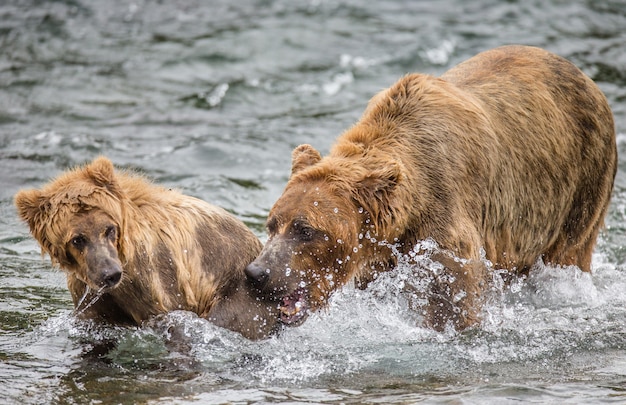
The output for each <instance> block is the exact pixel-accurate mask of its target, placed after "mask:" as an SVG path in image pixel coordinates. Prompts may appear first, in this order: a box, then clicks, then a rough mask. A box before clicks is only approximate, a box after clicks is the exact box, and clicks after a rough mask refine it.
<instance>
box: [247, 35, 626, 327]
mask: <svg viewBox="0 0 626 405" xmlns="http://www.w3.org/2000/svg"><path fill="white" fill-rule="evenodd" d="M616 160H617V155H616V141H615V130H614V124H613V118H612V114H611V111H610V109H609V106H608V103H607V100H606V98H605V97H604V95H603V94H602V92H601V91H600V90H599V89H598V87H597V86H596V85H595V84H594V83H593V82H592V81H591V80H590V79H589V78H588V77H587V76H585V75H584V74H583V73H582V72H581V71H580V70H578V69H577V68H576V67H575V66H574V65H573V64H571V63H570V62H568V61H567V60H565V59H563V58H561V57H558V56H556V55H553V54H551V53H549V52H546V51H544V50H541V49H538V48H534V47H526V46H505V47H500V48H497V49H494V50H491V51H487V52H484V53H481V54H479V55H477V56H475V57H473V58H471V59H469V60H468V61H466V62H464V63H461V64H460V65H458V66H456V67H454V68H452V69H451V70H449V71H448V72H446V73H445V74H444V75H443V76H441V77H440V78H436V77H432V76H429V75H423V74H410V75H407V76H405V77H403V78H402V79H400V80H399V81H398V82H397V83H396V84H394V85H393V86H391V87H390V88H388V89H386V90H384V91H382V92H381V93H379V94H378V95H376V96H375V97H373V98H372V100H371V101H370V103H369V105H368V107H367V109H366V111H365V112H364V114H363V116H362V117H361V119H360V121H359V122H358V123H357V124H356V125H354V126H353V127H352V128H350V129H348V130H347V131H346V132H345V133H344V134H343V135H342V136H341V137H339V138H338V140H337V142H336V143H335V145H334V146H333V148H332V149H331V151H330V154H329V155H328V156H326V157H324V158H322V157H321V156H320V154H319V153H318V152H317V151H316V150H315V149H313V148H312V147H311V146H309V145H301V146H299V147H298V148H296V149H295V150H294V152H293V163H292V170H291V178H290V179H289V182H288V183H287V186H286V188H285V191H284V193H283V195H282V196H281V197H280V198H279V199H278V201H277V202H276V203H275V205H274V206H273V208H272V209H271V211H270V213H269V217H268V221H267V230H268V233H269V239H268V241H267V244H266V245H265V247H264V248H263V251H262V252H261V254H260V255H259V257H258V258H257V259H256V260H255V261H254V262H252V263H251V264H250V265H249V266H248V267H247V268H246V274H247V275H248V277H249V279H250V281H251V282H252V283H253V284H254V285H255V286H256V287H257V288H258V289H259V290H260V291H261V293H262V294H264V295H265V296H266V297H267V298H269V299H273V300H275V301H276V302H277V304H278V305H279V306H280V318H281V321H282V323H285V324H292V325H294V324H298V323H300V322H302V321H303V320H304V319H305V318H306V315H307V313H308V312H309V311H311V310H316V309H318V308H320V307H323V306H324V305H325V304H326V303H327V302H328V299H329V296H330V295H331V294H332V292H333V291H335V290H336V289H337V288H339V287H340V286H342V285H344V284H346V283H347V282H348V281H349V280H351V279H355V278H356V281H357V285H361V286H363V285H366V284H367V283H368V282H369V281H370V280H372V279H373V278H374V277H376V275H377V273H378V272H381V271H386V270H389V269H391V268H393V267H394V265H395V264H396V263H397V258H398V256H397V254H398V253H397V252H394V250H395V249H397V250H398V251H399V254H404V255H408V256H410V254H411V250H412V249H414V246H416V243H418V242H419V241H421V240H424V239H427V238H432V239H434V240H435V241H436V242H437V244H438V246H439V249H437V250H436V251H435V252H434V253H432V256H431V257H430V258H431V260H434V261H436V262H439V263H440V264H439V265H438V266H433V269H432V274H431V276H432V281H431V282H430V283H429V284H428V290H427V291H426V293H425V294H424V299H425V300H427V301H426V302H427V305H425V306H424V320H425V323H426V324H427V325H429V326H431V327H432V328H434V329H436V330H442V329H444V328H445V327H446V325H452V326H454V327H455V328H457V329H463V328H466V327H468V326H471V325H474V324H475V323H476V322H478V321H479V320H480V311H481V304H482V297H483V296H484V294H483V293H484V292H485V289H486V288H487V286H488V283H487V281H488V278H489V277H491V276H490V275H489V269H493V268H495V269H506V270H508V271H509V273H510V274H513V275H514V274H520V273H525V272H527V271H528V270H529V268H530V267H531V266H533V265H534V264H535V263H536V262H537V260H538V259H543V261H544V262H545V263H548V264H551V265H562V266H568V265H576V266H578V267H580V269H582V270H583V271H590V264H591V254H592V251H593V248H594V244H595V242H596V236H597V235H598V232H599V230H600V228H601V227H602V226H603V219H604V216H605V213H606V211H607V206H608V204H609V199H610V196H611V191H612V187H613V180H614V177H615V171H616ZM417 253H420V252H417ZM408 256H406V257H408ZM485 258H486V259H487V260H489V261H490V262H491V263H492V266H488V265H486V261H485Z"/></svg>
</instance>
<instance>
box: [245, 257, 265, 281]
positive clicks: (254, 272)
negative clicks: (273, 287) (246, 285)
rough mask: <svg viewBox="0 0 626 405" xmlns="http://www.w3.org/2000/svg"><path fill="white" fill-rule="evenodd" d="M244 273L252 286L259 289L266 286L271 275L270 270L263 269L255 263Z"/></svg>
mask: <svg viewBox="0 0 626 405" xmlns="http://www.w3.org/2000/svg"><path fill="white" fill-rule="evenodd" d="M244 271H245V273H246V276H248V280H250V281H251V282H252V284H254V285H255V286H257V287H260V286H262V285H263V284H265V282H266V281H267V279H268V278H269V275H270V274H269V273H270V272H269V269H267V268H265V267H261V266H259V265H258V264H256V263H254V262H252V263H250V264H249V265H247V266H246V269H245V270H244Z"/></svg>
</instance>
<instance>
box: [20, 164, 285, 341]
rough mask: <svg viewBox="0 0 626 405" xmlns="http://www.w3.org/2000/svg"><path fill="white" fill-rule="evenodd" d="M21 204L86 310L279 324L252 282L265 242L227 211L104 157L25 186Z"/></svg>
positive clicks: (244, 330)
mask: <svg viewBox="0 0 626 405" xmlns="http://www.w3.org/2000/svg"><path fill="white" fill-rule="evenodd" d="M15 205H16V206H17V210H18V213H19V215H20V217H21V218H22V219H23V220H25V221H26V222H27V223H28V225H29V226H30V231H31V234H32V235H33V237H34V238H35V239H36V240H37V241H38V242H39V244H40V245H41V248H42V251H43V252H44V253H47V254H48V255H50V258H51V259H52V262H53V264H55V265H58V266H60V267H61V268H62V269H63V270H65V272H66V273H67V284H68V288H69V290H70V293H71V295H72V299H73V301H74V305H75V306H76V311H77V313H78V314H79V315H80V316H81V317H84V318H88V319H96V320H101V321H105V322H109V323H112V324H122V325H140V324H141V323H142V322H143V321H145V320H147V319H148V318H150V317H151V316H153V315H157V314H161V313H165V312H168V311H173V310H187V311H192V312H195V313H196V314H198V315H199V316H201V317H204V318H207V319H209V320H211V321H213V322H214V323H216V324H217V325H219V326H223V327H226V328H228V329H231V330H234V331H237V332H240V333H241V334H242V335H244V336H246V337H248V338H251V339H256V338H260V337H264V336H267V335H268V334H269V333H271V332H272V331H273V329H274V328H275V327H277V322H271V320H273V319H276V318H277V315H276V314H273V312H275V311H276V304H275V303H272V302H269V301H266V302H264V301H263V300H262V299H259V298H258V297H256V296H255V295H254V291H253V290H252V289H250V288H249V287H247V286H246V276H245V274H244V268H245V267H246V265H247V264H248V263H250V262H251V261H252V260H253V259H254V258H255V257H256V255H257V254H258V253H259V251H260V250H261V247H262V245H261V242H260V241H259V240H258V238H257V237H256V236H255V235H254V234H253V233H252V232H251V231H250V230H249V229H248V228H247V227H246V226H245V225H244V224H243V223H242V222H241V221H239V220H237V219H236V218H235V217H234V216H233V215H231V214H229V213H228V212H226V211H225V210H223V209H221V208H218V207H216V206H213V205H211V204H208V203H206V202H204V201H201V200H199V199H197V198H193V197H189V196H186V195H183V194H181V193H179V192H177V191H173V190H168V189H165V188H163V187H159V186H156V185H153V184H151V183H149V182H148V181H146V180H145V179H144V178H142V177H140V176H138V175H136V174H132V173H127V172H116V171H115V170H114V167H113V164H112V163H111V162H110V161H109V160H108V159H106V158H104V157H100V158H97V159H96V160H94V161H93V162H92V163H91V164H89V165H86V166H85V167H81V168H77V169H75V170H71V171H68V172H66V173H64V174H62V175H61V176H59V177H58V178H57V179H55V180H54V181H52V182H51V183H50V184H48V185H46V186H45V187H43V188H42V189H41V190H23V191H20V192H19V193H18V194H17V195H16V196H15ZM244 308H245V309H244Z"/></svg>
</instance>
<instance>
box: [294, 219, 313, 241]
mask: <svg viewBox="0 0 626 405" xmlns="http://www.w3.org/2000/svg"><path fill="white" fill-rule="evenodd" d="M293 230H294V234H295V235H296V236H297V237H298V239H300V240H303V241H310V240H311V239H313V237H314V236H315V229H314V228H312V227H311V226H309V225H308V224H306V223H304V222H302V221H296V222H294V223H293Z"/></svg>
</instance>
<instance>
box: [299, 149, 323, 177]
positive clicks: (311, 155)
mask: <svg viewBox="0 0 626 405" xmlns="http://www.w3.org/2000/svg"><path fill="white" fill-rule="evenodd" d="M320 160H322V155H320V153H319V152H318V151H317V150H315V148H314V147H312V146H311V145H307V144H304V145H300V146H298V147H297V148H295V149H294V150H293V152H292V153H291V175H292V176H293V175H294V174H296V173H298V172H299V171H300V170H302V169H304V168H305V167H308V166H312V165H314V164H316V163H317V162H319V161H320Z"/></svg>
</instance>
